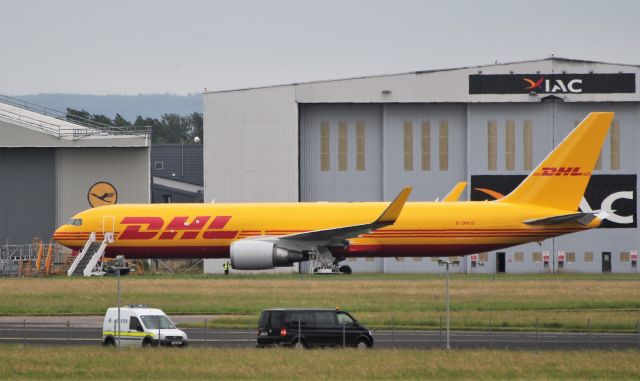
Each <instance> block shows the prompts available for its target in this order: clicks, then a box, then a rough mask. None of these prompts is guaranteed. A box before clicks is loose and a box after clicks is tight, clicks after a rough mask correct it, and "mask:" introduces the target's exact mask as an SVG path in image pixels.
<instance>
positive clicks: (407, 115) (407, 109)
mask: <svg viewBox="0 0 640 381" xmlns="http://www.w3.org/2000/svg"><path fill="white" fill-rule="evenodd" d="M405 126H407V127H408V126H410V127H411V128H410V130H411V137H412V138H411V139H410V144H411V146H412V150H411V151H412V153H413V155H411V162H412V169H406V168H405V152H406V151H405V146H404V145H405V143H406V142H405V139H406V138H407V137H405ZM427 126H428V135H427V136H424V137H423V131H422V130H423V127H427ZM442 128H446V134H447V135H446V136H444V135H443V136H442V138H443V139H446V149H447V152H446V155H445V156H446V162H447V163H446V168H444V169H443V168H441V167H440V165H441V160H440V154H441V150H440V147H441V143H442V142H441V140H440V138H441V132H440V131H441V129H442ZM383 129H384V143H383V144H384V149H383V151H384V176H383V177H384V191H383V192H384V199H385V200H392V199H393V198H394V197H395V196H396V195H397V194H398V193H399V192H400V190H401V189H402V188H404V187H406V186H412V187H413V192H412V194H411V199H410V200H411V201H433V200H435V199H436V198H442V197H443V196H445V195H446V194H447V193H448V192H449V191H450V190H451V188H452V187H453V186H454V185H455V184H456V183H457V182H459V181H463V180H464V179H465V178H466V168H465V166H466V146H467V145H466V107H465V105H450V104H391V105H385V106H384V127H383ZM443 132H444V131H443ZM423 138H424V139H426V140H425V142H426V143H427V144H428V147H425V148H427V149H426V150H424V151H423ZM443 148H444V147H443ZM423 152H425V153H427V154H428V164H429V166H428V167H425V168H423V165H422V164H423ZM442 153H443V154H444V152H442Z"/></svg>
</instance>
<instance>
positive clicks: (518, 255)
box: [513, 252, 524, 262]
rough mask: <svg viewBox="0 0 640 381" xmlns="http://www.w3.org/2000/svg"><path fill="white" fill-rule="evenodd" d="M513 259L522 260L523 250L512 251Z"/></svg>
mask: <svg viewBox="0 0 640 381" xmlns="http://www.w3.org/2000/svg"><path fill="white" fill-rule="evenodd" d="M513 260H514V261H516V262H524V253H523V252H517V253H513Z"/></svg>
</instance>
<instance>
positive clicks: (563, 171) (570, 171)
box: [533, 167, 591, 176]
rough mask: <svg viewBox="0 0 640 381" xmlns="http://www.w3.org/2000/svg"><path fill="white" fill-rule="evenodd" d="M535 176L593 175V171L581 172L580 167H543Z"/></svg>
mask: <svg viewBox="0 0 640 381" xmlns="http://www.w3.org/2000/svg"><path fill="white" fill-rule="evenodd" d="M533 175H534V176H591V172H580V167H543V168H542V171H538V172H534V174H533Z"/></svg>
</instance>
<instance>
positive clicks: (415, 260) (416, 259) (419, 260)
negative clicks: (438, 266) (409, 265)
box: [413, 257, 422, 262]
mask: <svg viewBox="0 0 640 381" xmlns="http://www.w3.org/2000/svg"><path fill="white" fill-rule="evenodd" d="M413 261H414V262H422V257H413Z"/></svg>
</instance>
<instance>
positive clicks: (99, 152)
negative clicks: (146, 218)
mask: <svg viewBox="0 0 640 381" xmlns="http://www.w3.org/2000/svg"><path fill="white" fill-rule="evenodd" d="M55 163H56V168H57V171H58V173H57V179H56V180H57V185H56V186H57V193H58V199H57V210H58V216H57V223H58V225H59V224H62V223H65V222H67V221H68V220H69V218H71V217H72V216H73V215H74V214H76V213H78V212H80V211H82V210H85V209H88V208H90V207H91V205H89V201H88V200H87V192H88V191H89V188H90V187H91V186H92V185H93V184H95V183H97V182H100V181H105V182H108V183H110V184H112V185H113V186H114V187H115V188H116V191H117V192H118V204H126V203H148V202H149V201H150V200H149V199H150V192H151V190H150V180H149V176H150V172H149V148H147V147H141V148H59V149H57V150H56V155H55Z"/></svg>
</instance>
